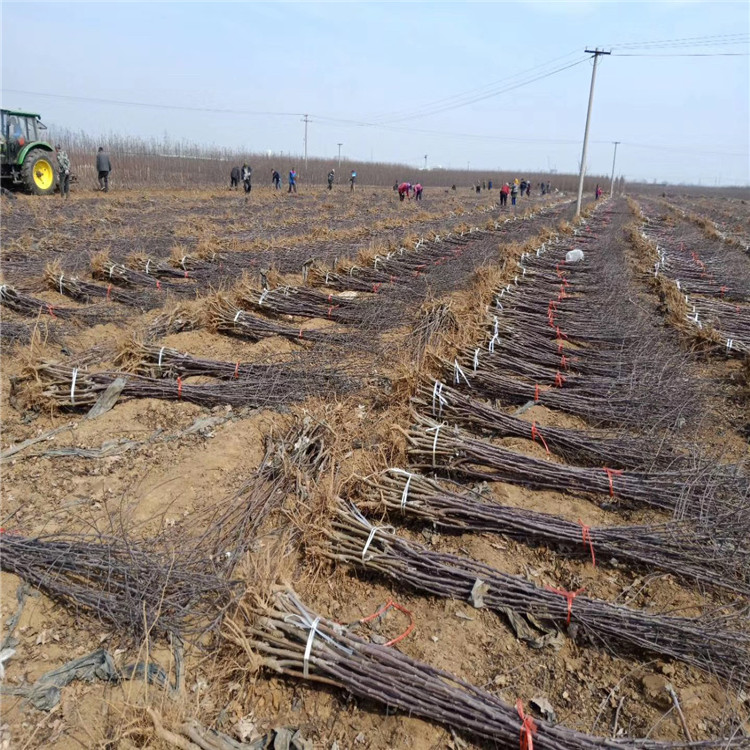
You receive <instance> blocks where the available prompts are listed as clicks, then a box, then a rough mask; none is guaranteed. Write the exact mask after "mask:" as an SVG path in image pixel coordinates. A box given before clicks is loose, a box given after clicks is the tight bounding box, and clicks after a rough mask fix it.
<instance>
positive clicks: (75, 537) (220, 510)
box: [0, 421, 329, 643]
mask: <svg viewBox="0 0 750 750" xmlns="http://www.w3.org/2000/svg"><path fill="white" fill-rule="evenodd" d="M328 442H329V439H328V433H327V428H326V427H325V426H324V425H320V424H312V423H310V422H308V421H301V422H299V423H297V424H295V425H294V426H293V427H292V428H291V429H290V430H289V431H288V432H287V433H285V434H283V435H280V436H278V437H276V438H274V439H271V440H269V441H268V443H267V446H266V456H265V458H264V460H263V462H262V464H261V467H260V468H259V470H258V471H257V473H256V474H255V475H254V476H253V477H252V478H251V479H250V480H249V481H248V482H247V483H246V484H245V485H244V486H243V487H242V488H241V489H240V490H239V491H238V492H237V493H236V494H235V495H233V496H231V497H228V498H227V499H225V500H224V501H222V502H220V503H218V504H217V505H212V506H211V507H209V508H208V509H206V510H202V511H200V512H198V513H195V514H192V515H190V516H187V517H185V518H183V519H182V520H181V521H180V522H179V523H178V524H176V525H175V526H173V527H171V528H165V529H163V530H161V531H159V532H158V533H156V535H154V536H142V537H136V536H135V532H128V531H126V529H127V528H130V527H132V525H131V524H129V523H128V522H127V520H125V519H122V518H112V519H110V530H109V532H108V533H88V534H71V533H60V534H50V535H46V536H40V537H25V536H22V535H19V534H17V533H13V532H7V533H4V534H0V569H2V570H3V571H6V572H9V573H13V574H14V575H17V576H19V577H20V578H21V579H22V580H24V581H26V582H27V583H29V584H30V585H32V586H34V587H35V588H38V589H39V590H41V591H42V592H43V593H45V594H46V595H47V596H49V597H50V598H51V599H53V600H55V601H57V602H60V603H62V604H63V605H64V606H66V607H68V608H70V609H72V610H73V611H74V612H76V613H82V614H86V615H88V616H89V617H92V618H94V619H97V620H99V621H101V622H103V623H106V624H107V625H108V626H110V627H114V628H115V629H116V630H117V631H118V632H121V633H124V634H127V635H129V636H132V637H133V639H134V641H135V642H137V643H138V642H141V641H142V640H143V639H144V638H150V639H154V638H155V637H161V636H167V635H172V636H178V637H179V638H180V639H186V638H191V639H194V640H196V641H197V640H199V639H200V638H201V637H203V636H204V635H205V634H206V633H209V632H214V633H217V632H218V628H219V625H220V624H221V621H222V619H223V617H224V615H225V614H226V612H227V610H228V609H229V608H230V607H231V606H232V605H233V604H235V603H236V602H237V601H238V599H239V598H240V596H241V595H242V594H243V593H244V590H245V585H246V584H245V583H244V582H243V581H241V580H239V578H235V575H234V571H235V568H236V566H237V564H238V563H239V562H240V561H242V560H243V559H244V558H245V556H246V553H247V552H248V551H249V550H251V549H252V548H253V547H254V545H255V544H256V543H257V539H258V535H259V533H260V532H261V530H262V527H263V524H264V522H265V521H266V519H267V518H269V516H270V515H271V514H272V513H275V512H277V511H278V509H279V508H280V507H281V505H282V503H283V501H284V498H285V497H286V494H287V493H288V492H289V491H290V490H294V491H295V492H297V493H299V488H295V485H294V482H293V471H294V470H299V471H304V472H307V473H308V474H311V475H312V474H315V473H317V472H320V471H321V470H322V469H323V468H324V467H325V466H326V465H327V462H328ZM196 530H198V533H197V534H196Z"/></svg>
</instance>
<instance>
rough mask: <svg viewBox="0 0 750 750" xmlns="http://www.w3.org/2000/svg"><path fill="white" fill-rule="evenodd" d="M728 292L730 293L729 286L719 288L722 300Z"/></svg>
mask: <svg viewBox="0 0 750 750" xmlns="http://www.w3.org/2000/svg"><path fill="white" fill-rule="evenodd" d="M728 291H729V287H728V286H722V287H719V295H720V296H721V298H722V299H724V292H728Z"/></svg>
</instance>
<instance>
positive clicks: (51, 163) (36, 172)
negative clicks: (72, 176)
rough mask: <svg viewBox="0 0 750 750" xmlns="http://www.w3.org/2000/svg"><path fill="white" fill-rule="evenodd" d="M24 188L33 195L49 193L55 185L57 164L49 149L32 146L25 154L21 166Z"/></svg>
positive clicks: (52, 191) (53, 190)
mask: <svg viewBox="0 0 750 750" xmlns="http://www.w3.org/2000/svg"><path fill="white" fill-rule="evenodd" d="M21 176H22V177H23V184H24V187H25V188H26V190H27V191H28V192H30V193H34V194H35V195H50V194H52V193H54V192H55V186H56V185H57V164H56V163H55V159H54V157H53V156H52V154H51V153H50V152H49V151H45V150H44V149H41V148H34V149H32V150H31V151H29V153H28V154H26V158H25V159H24V161H23V166H22V167H21Z"/></svg>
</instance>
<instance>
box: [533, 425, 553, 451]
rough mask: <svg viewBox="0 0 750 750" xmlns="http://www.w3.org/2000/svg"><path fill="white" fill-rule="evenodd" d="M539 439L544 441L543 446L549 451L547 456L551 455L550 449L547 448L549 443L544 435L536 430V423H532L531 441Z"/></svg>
mask: <svg viewBox="0 0 750 750" xmlns="http://www.w3.org/2000/svg"><path fill="white" fill-rule="evenodd" d="M537 438H539V439H540V440H541V441H542V445H543V446H544V450H546V451H547V455H549V448H548V447H547V441H546V440H545V439H544V435H542V433H541V432H539V430H537V428H536V422H532V423H531V439H532V440H534V441H536V439H537Z"/></svg>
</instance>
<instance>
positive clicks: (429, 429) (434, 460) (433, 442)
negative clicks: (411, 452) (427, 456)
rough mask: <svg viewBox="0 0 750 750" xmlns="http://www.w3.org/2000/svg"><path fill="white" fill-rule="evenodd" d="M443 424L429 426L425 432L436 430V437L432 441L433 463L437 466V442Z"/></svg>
mask: <svg viewBox="0 0 750 750" xmlns="http://www.w3.org/2000/svg"><path fill="white" fill-rule="evenodd" d="M442 426H443V425H442V424H436V425H435V426H434V427H428V428H427V429H426V430H425V432H434V433H435V438H434V440H433V441H432V465H433V466H437V443H438V437H440V428H441V427H442Z"/></svg>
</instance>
